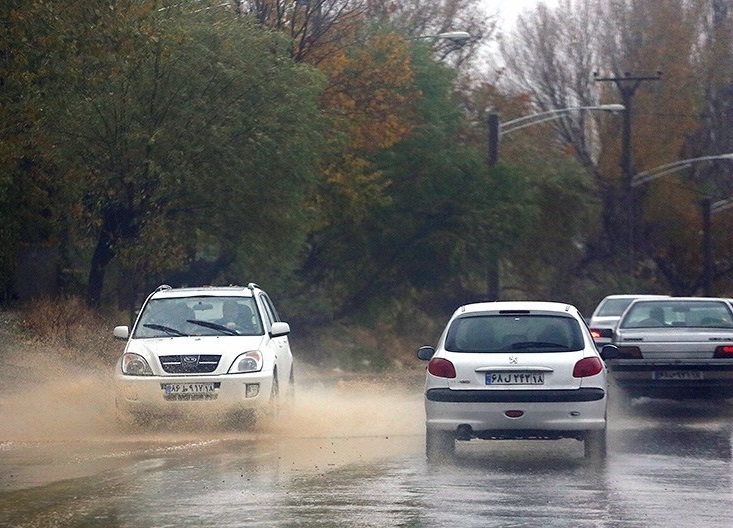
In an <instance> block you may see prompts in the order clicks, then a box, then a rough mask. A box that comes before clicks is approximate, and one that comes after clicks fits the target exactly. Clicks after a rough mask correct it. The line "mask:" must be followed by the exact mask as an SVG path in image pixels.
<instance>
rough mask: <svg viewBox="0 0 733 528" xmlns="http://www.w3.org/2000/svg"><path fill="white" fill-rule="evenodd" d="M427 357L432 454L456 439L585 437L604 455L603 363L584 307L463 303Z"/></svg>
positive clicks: (590, 452)
mask: <svg viewBox="0 0 733 528" xmlns="http://www.w3.org/2000/svg"><path fill="white" fill-rule="evenodd" d="M418 357H419V358H420V359H423V360H429V363H428V368H427V375H426V381H425V413H426V441H425V448H426V454H427V457H428V459H430V460H435V459H440V458H442V457H444V456H445V455H450V454H452V453H453V451H454V449H455V441H456V440H459V441H467V440H471V439H474V438H480V439H487V440H489V439H498V440H504V439H550V440H551V439H560V438H575V439H578V440H582V441H584V447H585V451H584V452H585V456H586V457H588V458H603V457H605V454H606V408H607V384H606V368H605V365H604V363H603V360H602V359H601V355H600V353H599V351H598V349H597V348H596V345H595V343H594V341H593V338H592V337H591V334H590V331H589V329H588V326H587V325H586V324H585V322H584V320H583V318H582V316H581V315H580V313H579V312H578V310H577V309H576V308H575V307H573V306H571V305H568V304H561V303H552V302H534V301H517V302H510V301H504V302H490V303H476V304H469V305H465V306H461V307H460V308H459V309H458V310H456V312H455V313H454V314H453V316H452V317H451V318H450V320H449V321H448V324H447V326H446V328H445V330H444V331H443V334H442V335H441V337H440V340H439V341H438V344H437V346H436V347H432V346H424V347H421V348H420V349H419V350H418Z"/></svg>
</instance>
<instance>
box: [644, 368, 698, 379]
mask: <svg viewBox="0 0 733 528" xmlns="http://www.w3.org/2000/svg"><path fill="white" fill-rule="evenodd" d="M652 379H655V380H680V381H686V380H701V379H702V372H700V371H699V370H659V371H655V372H653V373H652Z"/></svg>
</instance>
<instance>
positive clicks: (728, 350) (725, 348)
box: [713, 345, 733, 358]
mask: <svg viewBox="0 0 733 528" xmlns="http://www.w3.org/2000/svg"><path fill="white" fill-rule="evenodd" d="M713 357H714V358H733V345H722V346H719V347H718V348H716V349H715V353H714V354H713Z"/></svg>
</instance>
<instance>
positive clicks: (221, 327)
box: [187, 319, 240, 335]
mask: <svg viewBox="0 0 733 528" xmlns="http://www.w3.org/2000/svg"><path fill="white" fill-rule="evenodd" d="M187 322H189V323H193V324H197V325H199V326H205V327H206V328H211V329H212V330H219V331H220V332H223V333H225V334H229V335H240V334H239V332H237V331H236V330H234V329H233V328H229V327H228V326H224V325H220V324H219V323H212V322H210V321H199V320H198V319H188V320H187Z"/></svg>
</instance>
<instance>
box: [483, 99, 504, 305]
mask: <svg viewBox="0 0 733 528" xmlns="http://www.w3.org/2000/svg"><path fill="white" fill-rule="evenodd" d="M500 136H501V131H500V124H499V114H498V113H496V112H489V134H488V140H489V152H488V158H487V162H488V166H489V167H494V166H495V165H496V164H497V163H498V161H499V140H500ZM499 260H500V259H499V252H498V250H496V251H494V252H492V254H491V255H489V261H488V264H487V266H486V286H487V288H486V295H487V297H488V299H487V300H489V301H498V300H499V291H500V289H501V285H500V280H501V277H500V275H499Z"/></svg>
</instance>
